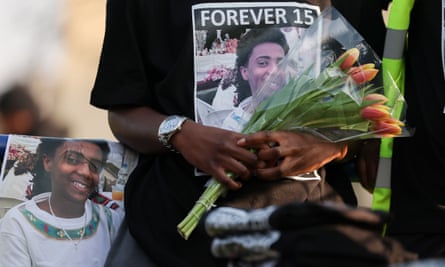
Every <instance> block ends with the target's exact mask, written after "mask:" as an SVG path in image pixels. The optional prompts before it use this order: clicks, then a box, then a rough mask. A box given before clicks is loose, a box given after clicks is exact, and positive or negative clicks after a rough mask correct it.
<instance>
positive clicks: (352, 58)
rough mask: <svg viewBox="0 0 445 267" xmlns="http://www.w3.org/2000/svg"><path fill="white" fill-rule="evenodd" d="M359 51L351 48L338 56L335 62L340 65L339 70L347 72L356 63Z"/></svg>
mask: <svg viewBox="0 0 445 267" xmlns="http://www.w3.org/2000/svg"><path fill="white" fill-rule="evenodd" d="M359 55H360V51H359V50H358V49H357V48H355V47H354V48H351V49H349V50H347V51H346V52H344V53H343V54H341V55H340V57H339V58H338V60H337V62H338V63H340V69H342V70H347V69H349V68H350V67H352V65H354V63H355V62H356V61H357V59H358V57H359Z"/></svg>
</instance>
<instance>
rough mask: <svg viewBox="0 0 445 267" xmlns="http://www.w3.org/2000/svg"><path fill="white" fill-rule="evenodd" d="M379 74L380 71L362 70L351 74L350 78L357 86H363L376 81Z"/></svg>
mask: <svg viewBox="0 0 445 267" xmlns="http://www.w3.org/2000/svg"><path fill="white" fill-rule="evenodd" d="M378 72H379V70H378V69H360V70H359V71H356V72H354V73H351V74H350V76H351V77H352V79H353V80H354V81H355V82H356V83H357V84H363V83H365V82H369V81H371V80H372V79H374V78H375V76H376V75H377V73H378Z"/></svg>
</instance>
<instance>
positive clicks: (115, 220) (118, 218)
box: [90, 201, 124, 225]
mask: <svg viewBox="0 0 445 267" xmlns="http://www.w3.org/2000/svg"><path fill="white" fill-rule="evenodd" d="M90 203H91V206H92V210H93V212H96V213H98V214H99V217H100V219H101V220H106V222H107V224H108V225H120V224H121V222H122V220H123V217H124V215H123V213H122V212H120V211H116V210H114V209H111V208H109V207H106V206H103V205H100V204H97V203H94V202H92V201H90Z"/></svg>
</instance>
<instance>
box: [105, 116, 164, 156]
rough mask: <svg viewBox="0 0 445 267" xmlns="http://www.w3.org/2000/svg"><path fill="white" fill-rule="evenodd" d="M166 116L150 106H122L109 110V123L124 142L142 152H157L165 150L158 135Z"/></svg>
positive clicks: (115, 134) (117, 136) (118, 138)
mask: <svg viewBox="0 0 445 267" xmlns="http://www.w3.org/2000/svg"><path fill="white" fill-rule="evenodd" d="M165 117H166V115H163V114H161V113H159V112H157V111H155V110H153V109H151V108H149V107H136V108H133V107H132V108H120V109H113V110H110V111H109V112H108V123H109V125H110V128H111V131H112V133H113V134H114V136H115V137H116V139H117V140H119V141H120V142H122V143H123V144H125V145H127V146H129V147H130V148H132V149H134V150H135V151H137V152H139V153H142V154H155V153H160V152H163V151H165V149H164V148H163V146H162V144H161V143H160V142H159V141H158V137H157V135H158V128H159V125H160V124H161V122H162V121H163V120H164V119H165Z"/></svg>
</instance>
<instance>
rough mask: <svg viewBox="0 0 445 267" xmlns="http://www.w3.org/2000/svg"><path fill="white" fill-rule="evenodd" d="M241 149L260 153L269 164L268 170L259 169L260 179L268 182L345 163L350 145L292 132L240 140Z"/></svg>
mask: <svg viewBox="0 0 445 267" xmlns="http://www.w3.org/2000/svg"><path fill="white" fill-rule="evenodd" d="M268 144H273V145H272V146H269V145H268ZM238 145H240V146H242V147H245V148H255V149H257V156H258V159H259V160H260V161H263V162H266V163H267V167H266V168H261V169H257V170H256V176H257V177H258V178H261V179H266V180H274V179H279V178H281V177H284V176H292V175H299V174H304V173H307V172H311V171H314V170H317V169H319V168H321V167H322V166H324V165H325V164H327V163H329V162H331V161H334V160H341V159H343V158H344V157H345V156H346V154H347V151H348V147H347V144H346V143H332V142H329V141H326V140H323V139H321V138H318V137H316V136H314V135H311V134H307V133H297V132H290V131H263V132H257V133H254V134H251V135H248V136H246V137H245V138H242V139H240V140H239V142H238Z"/></svg>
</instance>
